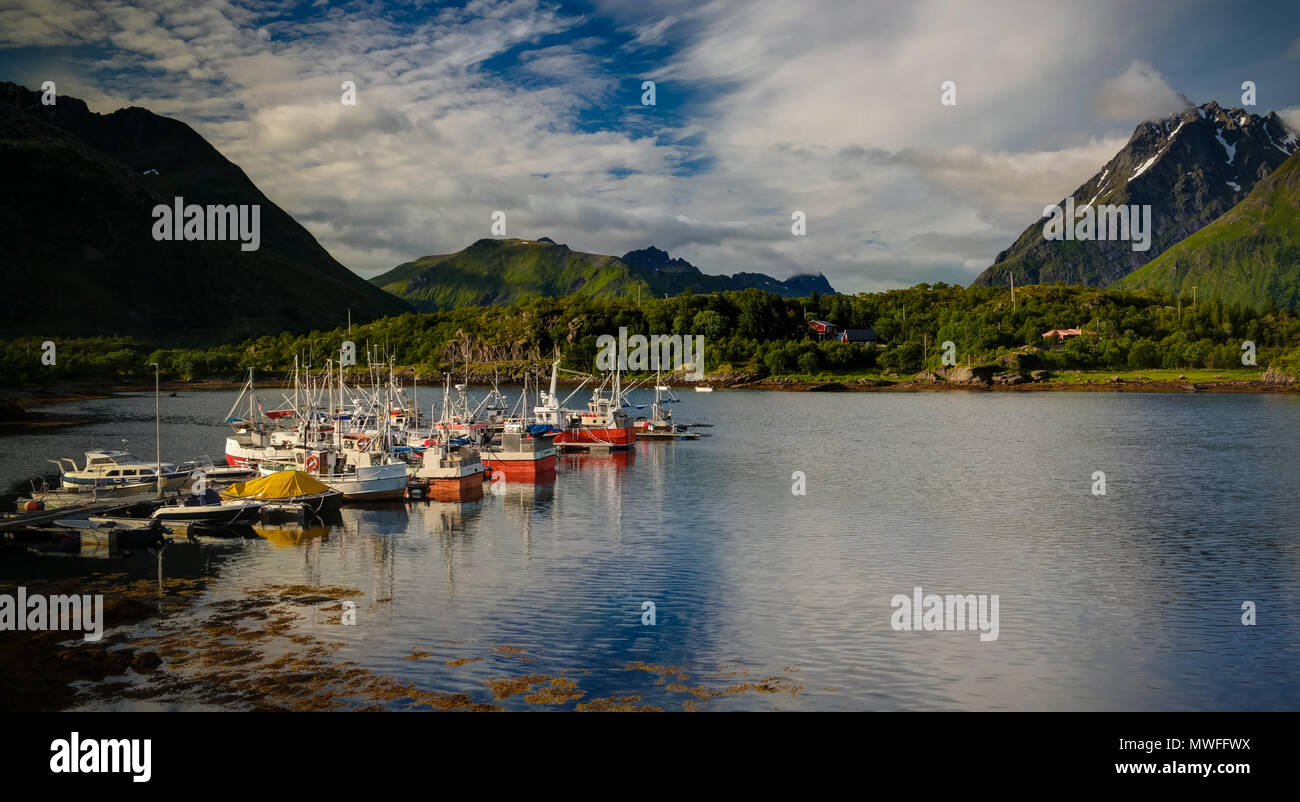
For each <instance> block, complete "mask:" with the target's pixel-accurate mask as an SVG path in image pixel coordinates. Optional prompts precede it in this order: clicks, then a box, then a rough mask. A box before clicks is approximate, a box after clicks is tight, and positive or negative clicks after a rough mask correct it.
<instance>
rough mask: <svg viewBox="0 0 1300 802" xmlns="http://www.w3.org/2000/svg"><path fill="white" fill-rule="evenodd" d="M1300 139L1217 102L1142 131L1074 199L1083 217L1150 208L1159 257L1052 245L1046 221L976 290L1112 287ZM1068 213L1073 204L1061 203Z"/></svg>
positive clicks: (1224, 204)
mask: <svg viewBox="0 0 1300 802" xmlns="http://www.w3.org/2000/svg"><path fill="white" fill-rule="evenodd" d="M1296 146H1297V141H1296V137H1295V135H1294V134H1293V133H1292V132H1291V131H1289V130H1287V128H1286V127H1285V126H1284V125H1283V124H1282V121H1281V119H1280V118H1279V117H1278V116H1277V114H1275V113H1274V112H1269V113H1268V114H1267V115H1264V116H1262V117H1261V116H1258V115H1254V114H1248V113H1247V112H1245V111H1243V110H1241V109H1224V108H1222V107H1220V106H1219V105H1218V104H1217V103H1213V102H1210V103H1206V104H1205V105H1203V106H1201V107H1199V108H1190V109H1188V110H1187V111H1185V112H1183V113H1181V114H1176V115H1174V116H1172V117H1169V118H1167V119H1164V120H1161V121H1158V122H1146V123H1142V124H1141V125H1139V126H1138V127H1137V130H1135V131H1134V132H1133V136H1132V138H1130V139H1129V141H1128V144H1126V145H1125V146H1124V148H1123V149H1122V150H1120V151H1119V153H1117V154H1115V157H1114V158H1112V159H1111V160H1110V161H1109V162H1107V163H1106V166H1105V167H1104V168H1103V169H1102V170H1101V171H1100V172H1099V173H1097V174H1096V175H1095V176H1093V177H1092V178H1091V179H1089V180H1088V182H1087V183H1085V184H1084V185H1083V186H1081V187H1079V188H1078V189H1076V190H1075V191H1074V194H1073V196H1072V197H1073V198H1074V205H1075V208H1076V209H1077V210H1080V211H1081V210H1082V209H1083V207H1085V206H1091V207H1092V208H1093V209H1096V208H1097V207H1099V206H1104V205H1108V204H1110V205H1121V204H1136V205H1139V206H1140V205H1144V204H1150V206H1151V218H1152V229H1153V231H1154V233H1153V235H1152V238H1151V245H1150V248H1149V249H1148V250H1146V251H1135V250H1133V248H1132V243H1131V242H1128V241H1123V240H1112V241H1096V240H1092V241H1079V240H1075V241H1051V240H1046V239H1044V237H1043V226H1044V223H1045V222H1046V221H1047V218H1046V217H1044V218H1041V219H1039V220H1038V222H1036V223H1033V224H1032V225H1030V226H1029V227H1028V228H1026V229H1025V231H1024V233H1023V234H1021V235H1020V238H1019V239H1017V240H1016V241H1015V243H1014V244H1013V245H1012V246H1011V247H1010V248H1008V249H1007V250H1005V251H1003V252H1002V253H1000V254H998V256H997V258H996V259H995V260H994V262H993V265H992V266H991V267H989V268H988V269H987V270H985V271H984V272H983V273H981V274H980V275H979V276H978V277H977V278H976V279H975V281H974V282H973V283H974V284H977V285H989V284H998V285H1005V284H1007V283H1008V281H1009V275H1010V274H1014V275H1015V280H1016V283H1017V284H1031V283H1045V284H1048V283H1054V282H1057V281H1060V282H1064V283H1066V284H1086V285H1089V286H1094V287H1104V286H1107V285H1109V284H1110V283H1111V282H1113V281H1116V280H1117V279H1119V278H1122V277H1123V276H1126V275H1128V274H1129V273H1132V272H1133V271H1134V270H1136V269H1138V268H1139V267H1141V266H1142V265H1144V264H1146V263H1147V262H1149V261H1151V260H1152V259H1155V258H1156V257H1157V256H1159V255H1160V254H1161V253H1163V252H1164V251H1165V250H1166V249H1167V248H1169V247H1170V246H1172V245H1174V244H1175V243H1177V242H1179V241H1181V240H1183V239H1185V238H1186V237H1188V236H1189V235H1191V234H1193V233H1194V232H1196V231H1198V230H1200V229H1201V228H1202V227H1204V226H1205V225H1206V224H1208V223H1209V222H1210V221H1212V220H1214V219H1215V218H1217V217H1219V216H1220V215H1222V214H1223V213H1224V212H1226V211H1228V210H1229V209H1231V208H1232V207H1233V206H1235V205H1237V204H1238V203H1239V202H1241V201H1242V200H1243V199H1244V198H1245V197H1246V196H1247V195H1248V194H1249V193H1250V191H1251V189H1253V188H1254V186H1255V184H1256V182H1258V181H1259V180H1261V179H1263V178H1265V177H1266V176H1268V175H1269V174H1270V173H1271V172H1273V170H1275V169H1277V167H1278V166H1279V165H1280V164H1282V162H1284V161H1286V159H1287V158H1288V157H1289V156H1290V155H1291V154H1292V153H1294V152H1295V150H1296ZM1058 203H1059V204H1060V205H1062V206H1064V205H1065V200H1064V199H1062V200H1061V201H1058Z"/></svg>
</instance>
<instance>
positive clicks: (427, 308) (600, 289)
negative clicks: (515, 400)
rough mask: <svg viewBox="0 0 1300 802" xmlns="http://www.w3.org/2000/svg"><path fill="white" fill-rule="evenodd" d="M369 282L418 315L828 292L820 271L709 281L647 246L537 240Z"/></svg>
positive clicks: (422, 262) (430, 262)
mask: <svg viewBox="0 0 1300 802" xmlns="http://www.w3.org/2000/svg"><path fill="white" fill-rule="evenodd" d="M370 283H371V284H373V285H375V286H376V287H378V288H381V289H383V290H386V291H388V292H390V293H392V294H393V295H396V296H397V297H399V298H401V299H403V300H405V301H406V302H407V303H410V304H411V305H412V306H414V307H416V308H417V309H419V310H421V311H424V312H437V311H439V310H443V309H459V308H461V307H464V306H499V305H502V304H510V303H514V302H515V301H519V300H525V299H529V298H563V297H565V296H569V295H576V296H580V297H582V296H585V297H622V296H629V297H633V298H635V297H637V295H638V294H640V296H641V297H643V298H650V297H657V298H662V297H664V296H673V295H678V294H680V293H682V292H685V291H686V290H687V289H689V290H691V291H692V292H695V293H713V292H729V291H739V290H746V289H758V290H763V291H764V292H774V293H776V294H777V295H780V296H781V297H783V298H796V297H797V298H803V297H807V296H809V295H811V294H813V293H814V292H815V293H817V294H819V295H834V294H835V289H834V288H833V287H831V285H830V283H829V282H828V281H827V280H826V277H825V276H823V275H822V274H821V273H805V274H800V275H796V276H791V277H790V278H788V279H785V280H780V279H775V278H772V277H771V276H768V275H765V274H763V273H743V272H742V273H736V274H735V275H734V276H714V275H706V274H705V273H702V272H701V271H700V269H699V268H697V267H695V266H694V265H692V264H691V263H689V262H687V261H685V260H683V259H674V258H671V257H669V255H668V254H667V253H666V252H664V251H661V250H659V249H658V248H655V247H654V246H651V247H649V248H645V249H643V250H639V251H629V252H627V253H625V254H623V256H622V258H619V257H617V256H606V255H603V254H598V253H583V252H581V251H575V250H573V249H572V248H570V247H569V246H567V245H560V244H557V243H556V242H554V241H553V240H551V239H549V238H547V237H542V238H541V239H538V240H524V239H481V240H479V241H478V242H475V243H474V244H473V245H471V246H469V247H468V248H466V249H465V250H463V251H459V252H457V253H449V254H440V255H437V256H425V257H422V258H420V259H416V260H415V261H413V262H407V263H406V264H402V265H398V266H397V267H395V268H393V269H392V270H390V271H388V272H387V273H384V274H383V275H380V276H376V277H375V278H372V279H370Z"/></svg>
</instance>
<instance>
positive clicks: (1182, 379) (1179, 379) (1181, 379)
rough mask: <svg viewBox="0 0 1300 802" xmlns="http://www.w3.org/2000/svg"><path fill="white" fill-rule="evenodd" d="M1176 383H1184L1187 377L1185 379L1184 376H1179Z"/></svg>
mask: <svg viewBox="0 0 1300 802" xmlns="http://www.w3.org/2000/svg"><path fill="white" fill-rule="evenodd" d="M1178 381H1180V382H1185V381H1187V377H1186V376H1179V377H1178Z"/></svg>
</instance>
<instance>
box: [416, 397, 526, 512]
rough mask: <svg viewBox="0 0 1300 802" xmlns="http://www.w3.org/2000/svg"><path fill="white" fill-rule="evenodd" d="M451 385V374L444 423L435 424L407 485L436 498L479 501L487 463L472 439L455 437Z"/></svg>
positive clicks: (487, 433) (417, 491) (443, 403)
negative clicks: (472, 442)
mask: <svg viewBox="0 0 1300 802" xmlns="http://www.w3.org/2000/svg"><path fill="white" fill-rule="evenodd" d="M450 385H451V376H450V374H448V376H447V384H446V387H445V389H444V391H443V394H442V416H441V417H440V418H439V419H438V424H441V425H435V426H434V432H433V434H432V435H431V437H430V439H428V440H425V441H424V444H425V449H424V453H423V454H422V455H421V462H420V466H419V467H418V468H416V470H415V472H414V475H413V476H412V477H411V480H410V482H409V483H408V485H407V487H408V490H409V492H410V494H411V495H413V496H427V497H429V498H432V499H433V500H434V501H476V500H478V499H480V498H483V479H484V478H485V477H486V475H487V466H486V465H484V464H483V459H482V455H481V454H480V453H479V451H478V450H477V449H476V448H474V447H473V446H472V445H471V442H470V440H469V438H467V437H463V436H461V437H456V436H453V432H452V430H451V428H450V424H451V422H452V402H451V393H450V392H449V390H450ZM493 389H494V390H495V387H494V388H493ZM501 411H502V412H504V410H501ZM484 436H485V438H486V439H489V440H490V437H491V434H490V432H484Z"/></svg>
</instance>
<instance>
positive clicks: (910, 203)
mask: <svg viewBox="0 0 1300 802" xmlns="http://www.w3.org/2000/svg"><path fill="white" fill-rule="evenodd" d="M1298 72H1300V3H1296V2H1294V1H1293V0H1285V1H1284V2H1256V3H1251V4H1249V8H1248V9H1247V8H1245V7H1242V6H1238V5H1236V4H1230V3H1223V2H1218V1H1217V0H1216V1H1215V2H1203V1H1202V0H1164V1H1162V2H1160V3H1150V2H1119V1H1118V0H1090V2H1087V3H1059V2H1044V1H1043V0H1038V1H1037V2H999V1H998V0H986V1H985V2H960V1H958V0H934V1H927V0H918V1H916V2H878V0H865V1H863V2H840V1H839V0H801V2H797V3H795V2H788V0H743V1H741V0H737V1H735V2H733V1H732V0H682V1H680V2H679V1H678V0H636V1H635V2H634V1H633V0H593V1H592V2H558V3H557V2H541V1H540V0H469V1H468V2H457V3H422V2H401V3H380V2H345V3H327V2H323V0H316V1H315V2H312V1H311V0H308V1H307V2H292V1H291V0H283V1H277V0H270V1H261V0H253V1H251V2H235V1H233V0H210V1H208V0H205V1H204V2H188V1H182V0H141V1H140V2H130V3H128V2H120V1H118V0H90V1H89V2H85V1H79V2H73V1H72V0H0V80H10V81H14V82H16V83H20V84H23V85H25V86H27V87H28V88H31V89H36V88H38V87H39V86H40V84H41V83H42V82H43V81H47V80H50V81H54V82H55V83H56V86H57V91H58V93H59V94H61V95H72V96H75V97H79V98H82V99H83V100H85V101H86V102H87V103H88V104H89V105H90V108H91V109H92V110H93V111H96V112H100V113H109V112H112V111H113V110H115V109H118V108H122V107H125V106H143V107H145V108H148V109H150V110H152V111H154V112H156V113H159V114H164V115H167V116H170V117H175V118H177V119H180V120H183V121H185V122H186V123H188V124H189V125H190V126H192V127H193V128H194V129H195V130H197V131H198V132H199V133H200V134H201V135H203V136H204V137H205V138H206V139H207V140H208V141H209V142H211V143H212V144H213V145H214V146H216V147H217V148H218V149H219V150H220V151H221V152H222V153H223V154H224V155H225V156H226V157H227V158H229V159H230V160H232V161H233V162H235V163H236V164H238V165H239V166H240V167H241V168H243V170H244V171H245V172H246V173H247V174H248V176H249V177H250V178H251V179H252V180H253V182H254V183H256V184H257V185H258V187H259V188H260V189H261V190H262V191H263V192H264V193H265V194H266V195H267V196H268V197H269V198H270V199H271V200H272V201H274V202H275V203H276V204H278V205H279V206H280V207H282V208H283V209H285V210H286V211H287V212H289V213H290V214H291V215H293V216H294V217H295V218H296V219H297V220H298V221H299V222H301V223H302V224H303V225H305V226H306V227H307V228H308V230H310V231H311V233H312V234H313V235H314V236H315V237H316V238H317V239H318V240H319V241H320V242H321V244H322V245H323V246H324V247H325V248H326V249H328V250H329V251H330V253H331V254H332V255H333V256H334V257H335V258H336V259H338V260H339V261H340V262H342V263H343V264H345V265H347V266H348V267H350V268H352V269H353V270H355V271H356V272H358V273H359V274H361V275H363V276H366V277H371V276H373V275H376V274H378V273H380V272H382V271H384V270H387V269H390V268H392V267H394V266H396V265H398V264H400V263H403V262H406V261H409V260H411V259H415V258H417V257H420V256H424V255H427V254H434V253H449V252H453V251H457V250H460V249H461V248H463V247H465V246H467V245H469V244H470V243H472V242H474V241H475V240H478V239H481V238H483V237H489V236H492V229H491V227H492V218H493V213H494V212H496V211H502V212H505V221H506V235H507V236H511V237H521V238H525V239H535V238H538V237H541V236H549V237H550V238H551V239H553V240H555V241H557V242H562V243H565V244H567V245H569V246H570V247H572V248H573V249H575V250H580V251H589V252H595V253H608V254H616V255H620V254H623V253H625V252H626V251H628V250H632V249H635V248H643V247H646V246H649V245H655V246H657V247H659V248H662V249H664V250H667V251H669V252H670V253H671V254H672V255H674V256H680V257H683V258H685V259H687V260H688V261H690V262H691V263H693V264H695V265H696V266H697V267H699V268H700V269H702V270H703V271H704V272H706V273H715V274H716V273H726V274H731V273H735V272H738V271H754V272H764V273H768V274H770V275H773V276H776V277H778V278H785V277H788V276H791V275H794V274H798V273H814V272H822V273H824V274H825V275H826V277H827V278H828V279H829V280H830V282H831V284H832V285H833V286H834V287H835V288H836V289H837V290H839V291H841V292H861V291H875V290H881V289H888V288H893V287H904V286H911V285H913V284H917V283H920V282H930V283H934V282H940V281H944V282H949V283H958V284H968V283H969V282H970V281H971V279H973V278H974V277H975V276H976V275H977V274H978V273H979V272H980V271H982V270H983V269H984V268H986V267H988V266H989V264H991V263H992V261H993V259H994V257H995V256H996V255H997V253H998V252H999V251H1001V250H1003V249H1004V248H1006V247H1008V246H1009V245H1010V244H1011V243H1012V242H1013V241H1014V240H1015V238H1016V237H1017V236H1018V235H1019V234H1020V232H1021V231H1023V230H1024V228H1025V227H1026V226H1028V225H1029V224H1031V223H1033V222H1034V221H1036V220H1037V219H1038V218H1039V216H1040V214H1041V212H1042V208H1043V206H1044V205H1045V204H1050V203H1053V202H1056V201H1058V200H1059V199H1060V198H1062V197H1064V196H1065V195H1067V194H1069V193H1070V192H1072V191H1073V190H1074V189H1075V188H1076V187H1077V186H1079V185H1080V184H1082V183H1083V182H1084V181H1086V180H1087V179H1088V178H1089V177H1090V176H1092V175H1093V174H1094V173H1096V172H1097V171H1098V170H1100V169H1101V167H1102V165H1104V164H1105V163H1106V162H1107V161H1108V160H1109V159H1110V158H1111V156H1113V155H1114V154H1115V152H1116V151H1118V150H1119V149H1120V148H1122V147H1123V145H1124V144H1125V142H1126V141H1127V140H1128V139H1129V137H1130V136H1131V135H1132V133H1133V130H1134V128H1135V126H1136V125H1137V124H1138V123H1139V122H1141V121H1143V120H1146V119H1155V118H1159V117H1162V116H1166V115H1169V114H1172V113H1175V112H1177V111H1179V110H1180V109H1182V108H1183V107H1184V105H1185V104H1186V103H1187V102H1188V101H1190V102H1192V103H1196V104H1200V103H1204V102H1207V101H1210V100H1216V101H1218V102H1219V103H1220V104H1221V105H1223V106H1225V107H1239V106H1241V105H1242V89H1241V85H1242V82H1243V81H1253V82H1254V83H1255V85H1256V95H1257V97H1256V103H1257V105H1256V106H1254V107H1248V108H1247V110H1248V111H1251V112H1253V113H1256V114H1264V113H1267V111H1269V110H1275V111H1277V112H1278V113H1279V114H1281V115H1282V116H1283V118H1284V119H1285V120H1286V121H1287V122H1288V123H1289V124H1290V125H1291V126H1292V127H1293V128H1297V129H1300V81H1296V80H1295V76H1296V75H1297V73H1298ZM344 81H352V82H353V83H354V84H355V85H356V103H355V105H345V104H344V103H343V102H342V96H343V91H342V84H343V82H344ZM645 81H653V82H654V87H655V102H654V105H647V104H646V103H644V102H643V97H644V90H643V85H644V82H645ZM947 81H951V82H952V83H953V84H954V85H955V104H951V105H945V104H944V103H943V102H941V100H942V96H943V94H944V91H943V88H942V85H943V84H944V82H947ZM795 211H802V212H803V213H804V215H805V216H806V235H804V236H797V235H795V234H794V233H793V232H792V230H791V229H792V218H791V215H792V214H793V213H794V212H795Z"/></svg>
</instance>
